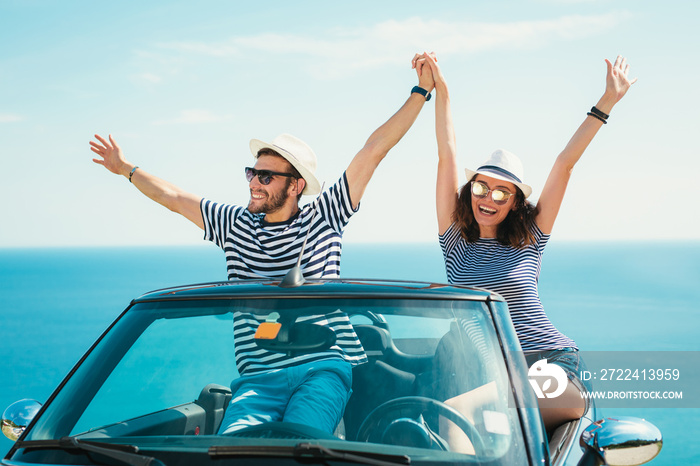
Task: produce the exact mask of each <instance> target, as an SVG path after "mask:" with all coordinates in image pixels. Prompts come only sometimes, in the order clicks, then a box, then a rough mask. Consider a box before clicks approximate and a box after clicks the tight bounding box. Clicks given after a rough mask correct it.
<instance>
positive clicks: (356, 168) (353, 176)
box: [346, 59, 435, 208]
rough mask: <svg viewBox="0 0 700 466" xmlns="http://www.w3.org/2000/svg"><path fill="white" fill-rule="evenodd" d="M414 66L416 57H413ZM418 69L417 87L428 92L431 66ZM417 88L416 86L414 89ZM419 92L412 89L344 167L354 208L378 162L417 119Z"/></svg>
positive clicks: (420, 103)
mask: <svg viewBox="0 0 700 466" xmlns="http://www.w3.org/2000/svg"><path fill="white" fill-rule="evenodd" d="M414 67H415V59H414ZM415 68H416V70H417V72H418V86H417V87H419V88H421V89H422V90H423V91H425V92H426V94H427V93H430V92H431V91H432V90H433V87H435V83H434V81H433V75H432V72H431V71H430V68H428V67H427V66H426V67H415ZM413 89H414V90H416V88H415V87H414V88H413ZM421 92H422V91H419V92H411V95H410V96H409V97H408V100H407V101H406V103H405V104H404V105H403V106H402V107H401V108H400V109H399V111H398V112H396V113H395V114H394V115H393V116H392V117H391V118H389V120H388V121H387V122H386V123H384V124H383V125H382V126H380V127H379V128H377V129H376V130H375V131H374V132H373V133H372V134H371V135H370V137H369V139H367V142H366V143H365V145H364V147H363V148H362V149H361V150H360V152H358V153H357V155H355V157H354V158H353V159H352V162H350V165H349V166H348V168H347V171H346V175H347V178H348V185H349V187H350V199H351V200H352V204H353V208H357V206H358V205H359V204H360V199H362V195H363V194H364V193H365V188H366V187H367V184H368V183H369V180H370V179H371V178H372V175H373V174H374V171H375V170H376V169H377V167H378V166H379V163H380V162H381V161H382V160H383V159H384V157H385V156H386V154H387V153H388V152H389V150H390V149H391V148H392V147H394V146H395V145H396V144H397V143H398V142H399V141H400V140H401V138H402V137H403V136H404V134H406V132H407V131H408V130H409V128H410V127H411V125H413V122H414V121H416V118H417V117H418V114H419V113H420V111H421V109H422V108H423V105H424V104H425V102H426V97H427V96H426V95H423V94H422V93H421Z"/></svg>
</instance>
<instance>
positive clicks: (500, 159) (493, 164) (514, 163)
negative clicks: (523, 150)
mask: <svg viewBox="0 0 700 466" xmlns="http://www.w3.org/2000/svg"><path fill="white" fill-rule="evenodd" d="M465 172H466V174H467V180H471V179H472V178H473V177H474V176H475V175H477V174H482V175H485V176H490V177H491V178H496V179H498V180H503V181H508V182H510V183H513V184H514V185H516V186H517V187H518V188H520V190H521V191H522V192H523V194H524V195H525V199H527V198H528V197H529V196H530V194H532V188H531V187H530V186H529V185H527V184H525V183H523V178H524V177H523V172H524V170H523V164H522V162H521V161H520V159H519V158H518V157H517V156H516V155H515V154H513V153H512V152H508V151H507V150H503V149H497V150H496V151H495V152H494V153H493V154H491V156H490V157H489V158H488V159H487V160H486V162H484V163H483V164H481V166H480V167H479V168H477V169H476V171H475V170H469V169H468V168H467V169H466V170H465Z"/></svg>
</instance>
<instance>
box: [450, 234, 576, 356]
mask: <svg viewBox="0 0 700 466" xmlns="http://www.w3.org/2000/svg"><path fill="white" fill-rule="evenodd" d="M549 237H550V235H546V234H544V233H542V231H540V229H539V228H537V227H535V238H536V239H535V243H534V244H530V245H528V246H526V247H524V248H514V247H512V246H506V245H503V244H501V243H499V242H498V240H497V239H495V238H480V239H479V240H477V241H476V242H473V243H470V242H467V240H465V239H464V237H463V236H462V235H461V234H460V232H459V229H458V227H457V226H456V224H454V223H453V224H452V225H450V227H449V228H448V229H447V231H446V232H445V233H444V234H442V235H440V237H439V238H440V247H441V248H442V252H443V255H444V258H445V267H446V269H447V280H448V281H449V282H450V283H455V284H460V285H469V286H477V287H481V288H486V289H488V290H490V291H494V292H496V293H498V294H500V295H501V296H503V298H505V300H506V303H507V304H508V309H509V310H510V316H511V320H512V321H513V326H514V327H515V331H516V332H517V335H518V339H519V340H520V346H521V347H522V349H523V351H542V350H551V349H559V348H566V347H572V348H576V343H575V342H574V341H573V340H572V339H570V338H568V337H567V336H565V335H564V334H562V333H561V332H560V331H559V330H557V329H556V327H554V325H553V324H552V322H551V321H550V320H549V318H548V317H547V315H546V314H545V312H544V308H543V306H542V303H541V302H540V297H539V292H538V289H537V282H538V280H539V276H540V267H541V264H542V253H543V251H544V248H545V246H546V244H547V241H548V240H549Z"/></svg>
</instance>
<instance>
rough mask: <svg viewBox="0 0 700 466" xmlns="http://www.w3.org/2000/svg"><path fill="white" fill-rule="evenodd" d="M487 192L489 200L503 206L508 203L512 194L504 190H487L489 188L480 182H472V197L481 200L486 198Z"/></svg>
mask: <svg viewBox="0 0 700 466" xmlns="http://www.w3.org/2000/svg"><path fill="white" fill-rule="evenodd" d="M489 192H490V193H491V200H493V202H494V203H496V204H498V205H503V204H505V203H506V202H508V199H509V198H510V196H512V195H513V193H511V192H509V191H506V190H504V189H499V188H496V189H489V187H488V186H487V185H486V184H484V183H482V182H481V181H472V194H473V195H474V197H478V198H479V199H483V198H485V197H486V196H488V194H489Z"/></svg>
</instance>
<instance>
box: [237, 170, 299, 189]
mask: <svg viewBox="0 0 700 466" xmlns="http://www.w3.org/2000/svg"><path fill="white" fill-rule="evenodd" d="M256 176H257V177H258V181H259V182H260V184H262V185H268V184H270V181H272V177H273V176H286V177H288V178H294V175H292V174H291V173H279V172H272V171H270V170H256V169H255V168H251V167H245V178H246V179H247V180H248V183H250V182H251V181H253V177H256Z"/></svg>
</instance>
